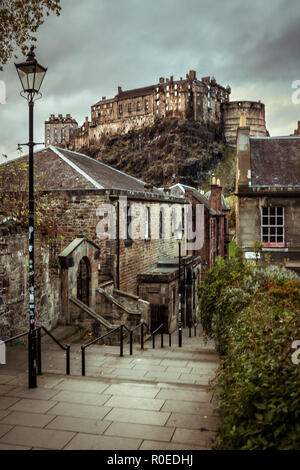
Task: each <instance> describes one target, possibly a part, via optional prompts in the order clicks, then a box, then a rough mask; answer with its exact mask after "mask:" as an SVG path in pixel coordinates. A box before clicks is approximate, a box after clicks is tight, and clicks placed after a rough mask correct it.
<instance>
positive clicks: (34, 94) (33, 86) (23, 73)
mask: <svg viewBox="0 0 300 470" xmlns="http://www.w3.org/2000/svg"><path fill="white" fill-rule="evenodd" d="M15 66H16V69H17V72H18V75H19V78H20V81H21V84H22V87H23V91H21V96H22V97H23V98H25V99H26V100H27V101H28V105H29V141H28V144H26V145H28V147H29V217H28V222H29V224H28V225H29V227H28V230H29V335H28V374H29V375H28V380H29V388H35V387H36V386H37V383H36V375H37V374H36V331H35V300H34V190H33V188H34V176H33V169H34V162H33V147H34V145H36V144H35V143H34V141H33V105H34V101H35V100H36V99H39V98H41V96H42V95H41V94H40V87H41V84H42V82H43V80H44V77H45V74H46V71H47V69H46V68H45V67H43V66H42V65H40V64H39V63H38V62H37V60H36V58H35V54H34V46H31V48H30V51H29V52H28V54H27V59H26V61H25V62H21V63H20V64H15Z"/></svg>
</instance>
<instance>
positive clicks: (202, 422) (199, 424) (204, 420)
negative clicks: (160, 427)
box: [166, 413, 220, 431]
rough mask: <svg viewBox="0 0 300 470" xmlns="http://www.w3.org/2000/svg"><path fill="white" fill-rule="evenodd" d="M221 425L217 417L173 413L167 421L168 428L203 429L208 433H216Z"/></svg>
mask: <svg viewBox="0 0 300 470" xmlns="http://www.w3.org/2000/svg"><path fill="white" fill-rule="evenodd" d="M219 424H220V419H219V418H218V417H217V416H212V415H210V414H207V415H198V414H195V415H194V414H184V413H172V414H171V416H170V418H169V419H168V421H167V424H166V425H167V426H171V427H175V428H187V429H199V430H200V429H202V430H206V431H207V430H208V431H216V430H217V429H218V426H219Z"/></svg>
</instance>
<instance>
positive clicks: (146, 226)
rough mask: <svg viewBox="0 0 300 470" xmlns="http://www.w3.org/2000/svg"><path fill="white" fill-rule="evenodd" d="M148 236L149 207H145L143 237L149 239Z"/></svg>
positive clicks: (149, 235)
mask: <svg viewBox="0 0 300 470" xmlns="http://www.w3.org/2000/svg"><path fill="white" fill-rule="evenodd" d="M150 237H151V233H150V207H145V239H146V240H149V239H150Z"/></svg>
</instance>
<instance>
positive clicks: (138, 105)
mask: <svg viewBox="0 0 300 470" xmlns="http://www.w3.org/2000/svg"><path fill="white" fill-rule="evenodd" d="M136 110H137V111H140V110H141V102H140V101H138V102H137V104H136Z"/></svg>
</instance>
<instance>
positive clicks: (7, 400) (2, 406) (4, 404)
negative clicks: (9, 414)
mask: <svg viewBox="0 0 300 470" xmlns="http://www.w3.org/2000/svg"><path fill="white" fill-rule="evenodd" d="M18 401H19V398H13V397H0V410H7V408H9V407H10V406H12V405H14V404H15V403H17V402H18Z"/></svg>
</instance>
